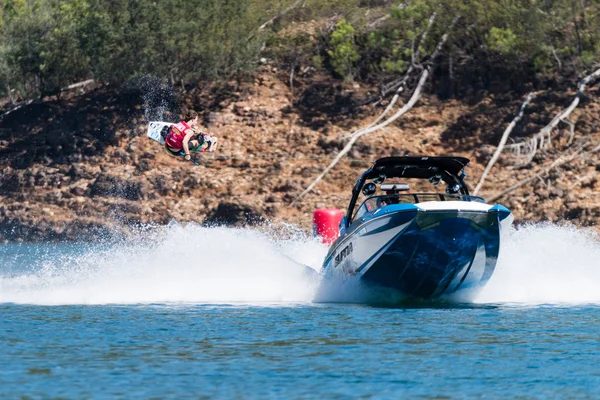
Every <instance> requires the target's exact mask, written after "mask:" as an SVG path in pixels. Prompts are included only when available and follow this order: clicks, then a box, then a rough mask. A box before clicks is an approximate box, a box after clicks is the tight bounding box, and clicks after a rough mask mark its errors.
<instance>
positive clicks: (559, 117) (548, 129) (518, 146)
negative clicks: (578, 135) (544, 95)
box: [506, 69, 600, 164]
mask: <svg viewBox="0 0 600 400" xmlns="http://www.w3.org/2000/svg"><path fill="white" fill-rule="evenodd" d="M598 78H600V69H597V70H596V71H594V72H593V73H591V74H589V75H588V76H586V77H585V78H583V79H582V80H580V81H579V83H578V84H577V94H576V95H575V98H574V99H573V101H572V102H571V104H570V105H569V107H567V108H566V109H564V110H562V111H560V112H559V113H558V114H556V115H555V116H554V118H552V121H550V123H549V124H548V125H546V126H545V127H544V128H543V129H542V130H541V131H539V132H538V133H537V134H536V135H535V136H533V137H532V138H531V139H529V140H527V141H525V142H521V143H515V144H510V145H508V146H506V148H509V149H512V150H513V151H515V152H516V153H518V154H519V155H520V153H521V150H523V149H526V150H527V151H526V152H525V154H527V161H526V162H525V163H526V164H527V163H529V162H531V160H533V157H534V156H535V154H536V152H537V150H538V149H540V150H543V149H546V148H548V146H549V145H550V143H551V141H552V130H553V129H554V128H556V126H557V125H558V124H559V123H560V122H561V121H562V122H565V123H566V124H568V125H570V126H571V128H573V126H572V125H571V123H569V122H567V118H568V117H569V115H570V114H571V112H573V110H574V109H575V108H576V107H577V106H578V105H579V102H580V101H581V98H582V97H583V96H584V94H583V93H584V92H585V89H586V86H587V84H588V83H590V81H592V80H595V79H598ZM571 133H572V134H573V133H574V131H573V130H572V131H571ZM571 140H572V139H570V141H571Z"/></svg>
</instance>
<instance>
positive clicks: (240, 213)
mask: <svg viewBox="0 0 600 400" xmlns="http://www.w3.org/2000/svg"><path fill="white" fill-rule="evenodd" d="M264 221H265V217H264V214H263V212H262V211H260V210H259V209H258V208H256V207H254V206H251V205H249V204H243V203H230V202H225V201H222V202H220V203H219V205H218V206H217V208H216V209H214V210H213V211H212V212H210V213H209V214H208V216H207V217H206V218H205V219H204V224H206V225H228V226H248V225H249V226H255V225H260V224H261V223H263V222H264Z"/></svg>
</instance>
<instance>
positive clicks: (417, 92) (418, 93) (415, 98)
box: [291, 17, 459, 205]
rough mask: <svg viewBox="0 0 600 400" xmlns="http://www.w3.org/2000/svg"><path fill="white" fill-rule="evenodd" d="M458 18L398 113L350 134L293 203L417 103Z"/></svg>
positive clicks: (445, 34) (444, 36)
mask: <svg viewBox="0 0 600 400" xmlns="http://www.w3.org/2000/svg"><path fill="white" fill-rule="evenodd" d="M458 18H459V17H456V18H455V19H454V21H453V22H452V24H451V25H450V27H449V28H448V31H446V33H444V35H443V36H442V38H441V39H440V41H439V43H438V45H437V46H436V49H435V51H434V52H433V54H432V56H431V59H430V64H429V65H428V66H427V68H425V69H423V72H421V78H420V79H419V83H418V84H417V87H416V88H415V91H414V92H413V94H412V96H411V98H410V100H409V101H408V102H407V103H406V104H405V105H404V106H403V107H402V108H401V109H400V110H399V111H398V112H397V113H396V114H394V115H392V116H391V117H390V118H388V119H387V120H386V121H385V122H383V123H381V124H379V125H375V126H373V125H374V124H375V122H377V121H378V120H380V119H381V116H380V117H379V118H378V119H377V120H376V121H375V122H373V123H371V124H370V125H369V126H368V127H367V128H364V129H359V130H357V131H356V132H354V133H353V134H352V135H350V141H349V142H348V143H347V144H346V146H344V148H343V149H342V150H341V151H340V152H339V153H338V155H337V156H336V157H335V158H334V159H333V161H332V162H331V163H330V164H329V165H328V166H327V168H325V170H324V171H323V172H322V173H321V175H319V176H318V177H317V178H316V179H315V180H314V181H313V182H312V183H311V184H310V185H309V186H308V187H307V188H306V189H305V190H304V191H303V192H302V193H300V195H298V197H296V198H295V199H294V201H293V202H292V204H291V205H294V204H296V203H297V202H298V201H299V200H300V199H302V198H303V197H304V196H305V195H306V194H307V193H309V192H310V191H311V190H312V189H313V188H314V187H315V186H316V185H317V184H318V183H319V182H320V181H321V180H322V179H323V178H324V177H325V176H326V175H327V174H328V173H329V171H330V170H331V169H332V168H333V167H334V166H335V165H336V164H337V163H338V162H339V161H340V160H341V159H342V157H343V156H344V155H346V154H347V153H348V152H349V151H350V149H352V146H353V145H354V143H355V142H356V141H357V140H358V139H359V138H360V137H361V136H363V135H366V134H367V133H371V132H374V131H376V130H379V129H381V128H384V127H386V126H388V125H389V124H391V123H392V122H394V121H395V120H397V119H398V118H400V117H401V116H402V115H404V114H406V113H407V112H408V111H409V110H410V109H411V108H412V107H413V106H414V105H415V103H416V102H417V101H418V100H419V99H420V98H421V90H422V89H423V86H424V85H425V82H426V81H427V78H428V77H429V74H430V73H431V70H432V67H433V62H434V61H435V58H436V57H437V56H438V54H439V52H440V51H441V48H442V46H443V45H444V43H446V41H447V40H448V32H449V31H450V30H451V29H452V27H453V26H454V24H455V23H456V21H458ZM388 108H389V106H388ZM386 110H387V109H386ZM385 112H386V111H384V113H385Z"/></svg>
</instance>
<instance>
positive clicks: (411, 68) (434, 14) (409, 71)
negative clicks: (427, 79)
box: [343, 12, 437, 139]
mask: <svg viewBox="0 0 600 400" xmlns="http://www.w3.org/2000/svg"><path fill="white" fill-rule="evenodd" d="M436 14H437V13H435V12H434V13H433V14H431V17H429V23H428V24H427V29H425V32H423V35H421V39H420V40H419V45H418V46H417V52H416V53H417V54H416V55H417V56H418V55H419V48H420V47H421V44H422V43H423V41H424V40H425V39H426V38H427V33H428V32H429V29H431V25H433V22H434V21H435V17H436ZM436 51H437V48H436ZM434 54H435V53H434ZM413 70H414V62H411V65H410V67H409V68H408V70H407V71H406V73H405V74H404V77H403V78H402V80H401V82H400V84H399V86H398V87H397V89H396V93H394V97H393V98H392V100H391V101H390V104H388V105H387V107H386V108H385V110H383V112H382V113H381V115H380V116H379V117H377V119H376V120H375V121H373V122H371V123H370V124H369V125H367V126H366V127H364V128H361V129H359V130H357V131H355V132H353V133H351V134H350V135H348V136H344V137H343V139H347V138H350V137H353V136H355V135H356V134H358V133H359V132H362V131H365V130H367V129H369V128H371V127H372V126H374V125H377V124H378V123H379V121H381V120H382V119H383V117H385V116H386V115H387V113H388V112H389V111H390V110H391V109H392V107H393V106H394V105H395V104H396V102H397V101H398V99H399V98H400V94H401V93H402V91H403V90H404V85H405V84H406V82H407V81H408V78H409V77H410V75H411V74H412V72H413Z"/></svg>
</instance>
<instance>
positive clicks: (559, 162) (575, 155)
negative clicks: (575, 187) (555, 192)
mask: <svg viewBox="0 0 600 400" xmlns="http://www.w3.org/2000/svg"><path fill="white" fill-rule="evenodd" d="M587 144H588V143H584V144H583V145H582V146H580V147H579V148H578V149H577V150H575V151H574V152H573V153H571V155H569V156H567V157H564V156H560V157H559V158H557V159H556V160H555V161H554V162H553V163H552V164H550V165H549V166H548V167H546V168H542V169H541V170H540V171H539V172H538V173H536V174H534V175H532V176H530V177H528V178H526V179H523V180H522V181H520V182H518V183H516V184H514V185H512V186H510V187H508V188H506V189H505V190H503V191H502V192H500V193H497V194H495V195H493V196H492V197H490V198H489V199H487V201H486V202H487V203H492V202H494V201H496V200H498V199H500V198H502V197H504V196H505V195H507V194H508V193H510V192H512V191H514V190H516V189H518V188H520V187H521V186H524V185H526V184H527V183H529V182H531V181H533V180H535V179H538V178H539V177H541V176H542V175H544V174H546V173H548V172H550V171H551V170H552V169H554V168H558V167H560V166H561V165H563V164H566V163H568V162H570V161H573V160H575V159H578V158H586V157H589V156H591V155H592V154H594V153H597V152H598V151H600V145H597V146H596V147H595V148H593V149H592V150H590V151H588V152H585V153H581V150H582V149H583V148H584V147H585V146H586V145H587Z"/></svg>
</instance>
